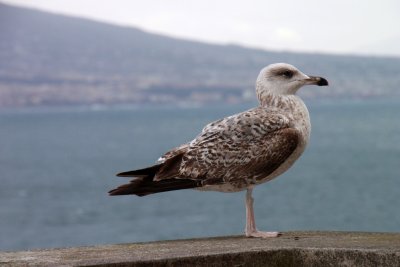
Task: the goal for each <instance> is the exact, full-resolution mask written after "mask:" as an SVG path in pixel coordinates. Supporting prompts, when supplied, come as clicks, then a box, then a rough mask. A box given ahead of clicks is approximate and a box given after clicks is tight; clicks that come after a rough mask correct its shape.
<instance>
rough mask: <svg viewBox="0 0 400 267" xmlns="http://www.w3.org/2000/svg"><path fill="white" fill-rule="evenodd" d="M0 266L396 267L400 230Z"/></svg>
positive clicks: (54, 253) (171, 245)
mask: <svg viewBox="0 0 400 267" xmlns="http://www.w3.org/2000/svg"><path fill="white" fill-rule="evenodd" d="M0 266H400V234H397V233H362V232H284V233H283V235H282V236H280V237H278V238H271V239H258V238H257V239H256V238H245V237H243V236H230V237H214V238H201V239H187V240H173V241H159V242H149V243H132V244H118V245H105V246H93V247H74V248H60V249H48V250H32V251H19V252H0Z"/></svg>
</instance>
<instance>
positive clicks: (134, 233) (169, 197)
mask: <svg viewBox="0 0 400 267" xmlns="http://www.w3.org/2000/svg"><path fill="white" fill-rule="evenodd" d="M307 105H308V107H309V110H310V114H311V120H312V126H313V130H312V135H311V142H310V145H309V147H308V148H307V150H306V151H305V153H304V154H303V156H302V157H301V158H300V159H299V160H298V161H297V163H296V164H295V165H294V166H293V167H292V168H291V169H290V170H289V171H288V172H286V173H285V174H284V175H282V176H280V177H279V178H277V179H275V180H273V181H271V182H269V183H266V184H263V185H260V186H258V187H257V188H256V189H255V191H254V198H255V212H256V221H257V226H258V228H259V229H261V230H271V231H272V230H277V231H292V230H340V231H382V232H399V231H400V210H399V206H400V100H395V99H394V100H393V99H392V100H377V99H368V100H346V101H343V100H330V101H318V100H312V101H307ZM248 108H251V105H247V106H244V105H241V106H237V105H235V106H218V107H186V108H183V107H174V108H171V107H170V108H167V107H143V108H139V107H108V108H104V107H95V108H78V109H77V108H72V107H71V108H68V107H67V108H32V109H21V110H1V111H0V250H3V251H4V250H5V251H12V250H26V249H33V248H51V247H67V246H82V245H99V244H114V243H125V242H140V241H152V240H166V239H178V238H194V237H206V236H221V235H238V234H242V233H243V228H244V222H245V208H244V192H239V193H218V192H199V191H195V190H182V191H176V192H169V193H161V194H156V195H150V196H146V197H136V196H119V197H110V196H108V195H107V191H109V190H110V189H112V188H114V187H115V186H117V185H119V184H122V183H125V182H127V181H128V180H127V179H126V178H119V177H115V174H116V173H117V172H121V171H127V170H131V169H135V168H141V167H145V166H148V165H151V164H153V163H154V161H155V160H156V159H157V158H158V157H159V156H160V155H161V154H162V153H163V152H165V151H167V150H168V149H170V148H172V147H174V146H176V145H179V144H181V143H183V142H186V141H189V140H191V139H192V138H193V137H195V136H196V135H197V133H198V132H199V131H200V130H201V129H202V127H203V126H204V125H205V124H206V123H207V122H210V121H212V120H215V119H218V118H221V117H224V116H226V115H231V114H234V113H238V112H240V111H243V110H246V109H248Z"/></svg>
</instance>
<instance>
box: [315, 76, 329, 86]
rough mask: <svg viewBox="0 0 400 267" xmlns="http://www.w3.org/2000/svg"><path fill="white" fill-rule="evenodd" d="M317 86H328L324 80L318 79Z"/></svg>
mask: <svg viewBox="0 0 400 267" xmlns="http://www.w3.org/2000/svg"><path fill="white" fill-rule="evenodd" d="M317 85H318V86H328V85H329V83H328V81H327V80H326V79H325V78H322V77H320V78H319V81H318V83H317Z"/></svg>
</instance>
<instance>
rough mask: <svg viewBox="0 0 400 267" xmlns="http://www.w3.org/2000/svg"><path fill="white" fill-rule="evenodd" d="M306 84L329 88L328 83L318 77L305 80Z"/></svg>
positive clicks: (309, 77)
mask: <svg viewBox="0 0 400 267" xmlns="http://www.w3.org/2000/svg"><path fill="white" fill-rule="evenodd" d="M304 81H305V84H315V85H318V86H327V85H329V83H328V81H327V80H326V79H325V78H322V77H316V76H308V78H306V79H304Z"/></svg>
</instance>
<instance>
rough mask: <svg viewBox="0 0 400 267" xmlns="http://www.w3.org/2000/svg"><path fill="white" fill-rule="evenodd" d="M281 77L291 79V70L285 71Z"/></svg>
mask: <svg viewBox="0 0 400 267" xmlns="http://www.w3.org/2000/svg"><path fill="white" fill-rule="evenodd" d="M282 75H283V76H285V78H288V79H290V78H292V77H293V71H291V70H285V71H284V72H282Z"/></svg>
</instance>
